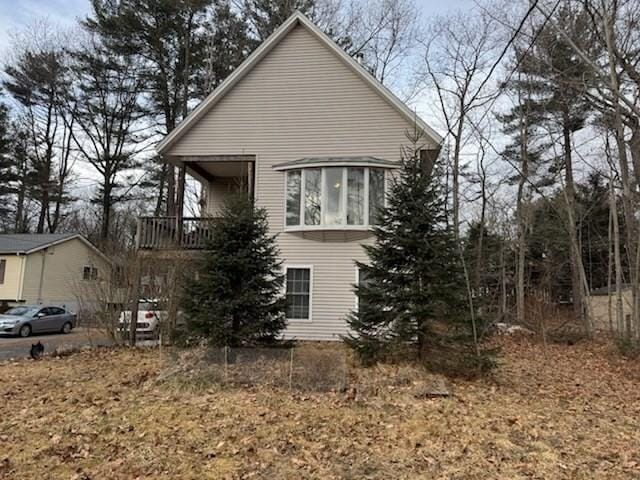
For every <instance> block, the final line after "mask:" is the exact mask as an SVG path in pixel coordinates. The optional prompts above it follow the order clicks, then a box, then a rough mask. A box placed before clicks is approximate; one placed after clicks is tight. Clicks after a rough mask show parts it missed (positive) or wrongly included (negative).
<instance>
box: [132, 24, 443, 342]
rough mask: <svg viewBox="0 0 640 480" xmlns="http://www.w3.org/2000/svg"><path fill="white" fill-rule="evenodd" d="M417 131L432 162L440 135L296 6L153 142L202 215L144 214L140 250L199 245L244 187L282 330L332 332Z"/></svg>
mask: <svg viewBox="0 0 640 480" xmlns="http://www.w3.org/2000/svg"><path fill="white" fill-rule="evenodd" d="M415 131H419V132H421V137H420V139H419V142H420V145H419V147H420V154H421V155H423V156H424V157H425V158H427V159H430V160H433V159H434V158H435V156H437V152H438V151H439V145H440V142H441V137H440V136H439V135H438V134H437V133H436V132H435V131H434V130H433V129H432V128H430V127H429V126H428V125H427V124H426V123H425V122H424V121H423V120H421V119H420V118H419V117H418V116H417V115H416V114H415V112H413V111H412V110H411V109H409V108H408V107H407V106H406V105H405V104H403V103H402V102H401V101H400V100H399V99H398V98H397V97H396V96H395V95H393V94H392V93H391V92H390V91H389V90H388V89H386V88H385V87H384V86H383V85H381V84H380V83H379V82H378V81H377V80H376V79H375V78H374V77H373V76H372V75H371V74H370V73H369V71H368V70H367V69H366V68H365V67H363V66H362V65H360V64H359V63H358V62H356V61H354V60H353V59H352V58H351V57H350V56H349V55H347V54H346V53H345V52H344V51H343V50H342V49H341V48H340V47H339V46H337V45H336V44H335V43H334V42H333V40H331V38H329V37H328V36H327V35H326V34H325V33H323V32H322V31H321V30H320V29H319V28H318V27H316V26H315V25H314V24H313V23H312V22H311V21H310V20H308V19H307V18H306V17H305V16H303V15H302V14H299V13H296V14H294V15H293V16H292V17H291V18H289V19H288V20H287V21H286V22H285V23H284V24H283V25H282V26H281V27H280V28H279V29H278V30H276V31H275V32H274V34H273V35H272V36H271V37H269V38H268V39H267V40H266V41H265V42H264V43H263V44H262V45H261V46H260V47H259V48H258V49H257V50H256V51H254V52H253V54H252V55H251V56H250V57H249V58H248V59H247V60H246V61H245V62H244V63H243V64H242V65H241V66H239V67H238V68H237V69H236V71H235V72H233V73H232V74H231V75H230V76H229V77H228V78H227V79H226V80H225V81H224V82H223V83H222V84H221V85H220V86H219V87H218V88H217V89H216V90H215V91H214V92H213V93H212V94H211V95H210V96H209V97H208V98H206V99H205V100H204V101H203V102H202V103H201V104H200V105H199V106H197V108H195V110H194V111H193V112H192V113H191V114H190V115H189V116H188V117H187V118H186V119H185V120H184V121H183V122H182V123H181V124H180V125H179V126H178V127H177V128H176V129H175V130H174V131H172V132H171V133H170V134H169V135H168V136H166V137H165V138H164V139H163V140H162V142H161V143H160V144H159V146H158V147H157V150H158V153H159V154H160V155H161V157H162V159H163V161H165V162H168V163H171V164H173V165H175V166H176V167H177V168H178V172H179V175H178V188H177V191H178V200H179V201H180V200H183V198H184V193H183V192H184V182H185V177H186V176H187V175H188V176H190V177H192V178H195V179H196V180H198V181H199V182H200V183H201V184H202V185H203V190H204V192H205V196H206V202H205V205H204V206H203V210H202V216H201V217H198V218H186V217H184V216H183V215H182V213H181V212H178V213H177V217H170V218H169V217H164V218H163V217H146V218H141V219H140V220H139V224H138V232H137V242H138V247H139V248H140V249H142V250H149V251H153V250H162V249H165V250H166V249H171V248H174V249H175V248H178V249H190V250H194V249H198V248H202V247H203V245H204V242H203V240H204V238H205V236H206V231H207V226H206V225H207V221H208V219H210V218H212V217H215V215H216V214H217V212H219V209H220V206H221V205H222V202H223V201H224V199H225V196H227V195H229V194H231V193H234V192H239V191H244V192H247V193H248V194H249V195H251V196H252V198H253V199H254V201H255V203H256V205H257V206H258V207H262V208H264V209H266V211H267V213H268V218H269V225H270V229H271V232H272V233H273V234H276V235H277V241H278V244H279V248H280V253H281V256H282V261H283V265H284V268H285V275H286V295H287V298H288V300H289V301H288V308H287V320H288V326H287V330H286V336H287V337H289V338H298V339H309V340H337V339H339V338H340V337H341V336H342V335H344V334H346V333H347V332H348V327H347V323H346V321H345V317H346V316H347V314H348V313H349V312H350V311H351V310H353V309H354V308H356V298H355V294H354V291H353V284H354V283H356V282H357V281H358V272H357V269H356V265H355V261H363V262H364V261H366V255H365V252H364V249H363V245H365V244H368V243H370V242H372V233H371V227H372V225H374V224H375V222H376V212H377V209H378V208H379V207H380V206H381V205H382V204H383V203H384V201H385V191H386V190H387V187H388V185H389V182H390V181H391V178H392V175H393V172H394V170H396V169H397V168H398V166H399V161H400V159H401V149H402V148H403V147H404V146H407V145H409V144H410V143H411V142H410V141H409V139H408V136H407V133H408V132H415ZM179 210H181V209H179Z"/></svg>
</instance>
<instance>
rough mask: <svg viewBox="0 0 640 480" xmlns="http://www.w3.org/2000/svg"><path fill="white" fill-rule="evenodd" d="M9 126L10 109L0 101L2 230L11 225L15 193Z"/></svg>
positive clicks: (0, 225) (0, 207)
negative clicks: (11, 205)
mask: <svg viewBox="0 0 640 480" xmlns="http://www.w3.org/2000/svg"><path fill="white" fill-rule="evenodd" d="M1 93H2V92H0V94H1ZM9 127H10V124H9V109H8V108H7V106H6V105H5V104H3V103H0V231H4V230H7V229H8V228H9V227H10V222H9V215H10V213H11V209H10V207H9V205H10V196H11V194H12V193H13V188H12V186H11V182H13V180H14V172H13V164H12V161H11V157H10V149H11V143H10V141H9Z"/></svg>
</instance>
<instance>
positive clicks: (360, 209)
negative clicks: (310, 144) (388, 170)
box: [285, 167, 385, 229]
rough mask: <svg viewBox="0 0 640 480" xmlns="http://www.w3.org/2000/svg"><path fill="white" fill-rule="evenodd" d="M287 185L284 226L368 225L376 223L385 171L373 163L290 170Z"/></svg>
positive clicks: (382, 201) (383, 192)
mask: <svg viewBox="0 0 640 480" xmlns="http://www.w3.org/2000/svg"><path fill="white" fill-rule="evenodd" d="M286 189H287V192H286V199H287V200H286V222H285V223H286V226H287V227H303V228H309V229H314V228H322V227H324V226H339V227H344V228H349V227H367V226H370V225H376V224H378V223H379V218H378V216H379V211H380V208H381V207H382V206H383V205H384V196H385V171H384V169H382V168H373V167H321V168H320V167H314V168H303V169H298V170H289V171H288V172H287V180H286Z"/></svg>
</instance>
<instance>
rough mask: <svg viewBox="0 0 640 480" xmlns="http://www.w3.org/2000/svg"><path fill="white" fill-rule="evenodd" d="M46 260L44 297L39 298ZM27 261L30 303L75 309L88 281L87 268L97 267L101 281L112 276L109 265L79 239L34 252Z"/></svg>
mask: <svg viewBox="0 0 640 480" xmlns="http://www.w3.org/2000/svg"><path fill="white" fill-rule="evenodd" d="M43 258H44V274H43V275H42V295H39V292H40V278H41V272H42V264H43ZM26 259H27V260H26V268H25V276H24V288H23V300H24V301H25V302H26V303H38V302H42V303H51V304H55V305H65V306H66V307H67V308H69V309H71V310H74V309H76V308H77V304H78V300H77V297H78V295H79V294H80V293H81V289H82V283H83V282H84V280H83V279H82V273H83V268H84V266H85V265H93V266H94V267H97V268H98V275H99V277H100V278H106V277H107V276H108V275H109V274H110V267H109V264H108V263H107V262H105V261H104V259H103V258H102V257H100V256H98V255H97V254H96V253H95V252H94V251H93V250H92V249H90V248H89V247H87V246H86V245H85V244H84V243H83V242H82V241H81V240H78V239H73V240H69V241H67V242H64V243H60V244H58V245H54V246H52V247H49V248H48V249H46V250H41V251H39V252H35V253H32V254H30V255H28V256H27V257H26Z"/></svg>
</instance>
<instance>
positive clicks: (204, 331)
mask: <svg viewBox="0 0 640 480" xmlns="http://www.w3.org/2000/svg"><path fill="white" fill-rule="evenodd" d="M278 253H279V252H278V249H277V247H276V242H275V237H272V236H269V234H268V224H267V214H266V212H265V211H264V210H263V209H258V208H255V207H254V205H253V203H252V202H251V200H250V199H249V198H247V197H246V196H237V197H232V198H231V199H230V200H229V201H228V202H227V203H226V204H225V206H224V207H223V210H222V214H221V216H220V217H219V218H217V219H216V220H215V223H213V225H212V229H211V240H210V242H209V245H208V247H207V251H206V253H205V254H204V257H203V259H202V261H201V264H200V265H199V268H198V269H197V272H198V273H197V275H196V277H194V278H191V279H189V280H188V281H187V284H186V286H185V289H184V295H183V297H182V304H183V308H184V312H185V317H186V318H187V329H188V331H189V332H190V333H192V334H195V335H196V336H201V337H204V338H206V339H207V340H208V341H209V342H210V343H211V344H213V345H217V346H223V345H224V346H230V347H238V346H243V345H255V344H264V343H273V342H274V341H276V340H277V339H278V336H279V335H280V332H281V331H282V330H283V329H284V327H285V323H286V322H285V317H284V312H285V299H284V297H283V295H282V287H283V282H284V277H283V275H282V274H281V264H280V260H279V259H278Z"/></svg>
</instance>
